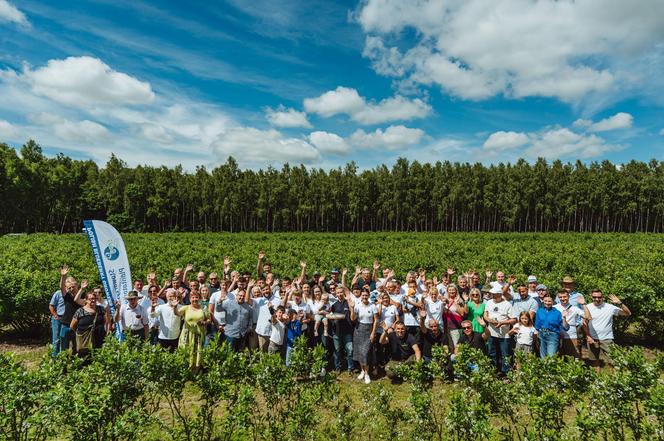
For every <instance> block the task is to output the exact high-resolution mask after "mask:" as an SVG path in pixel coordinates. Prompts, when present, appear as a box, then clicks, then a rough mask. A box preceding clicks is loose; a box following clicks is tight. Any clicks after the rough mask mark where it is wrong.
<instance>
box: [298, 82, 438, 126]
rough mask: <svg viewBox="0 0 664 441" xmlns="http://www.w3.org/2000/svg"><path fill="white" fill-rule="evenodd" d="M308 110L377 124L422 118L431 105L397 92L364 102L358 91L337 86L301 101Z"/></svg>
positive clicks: (428, 112) (326, 115)
mask: <svg viewBox="0 0 664 441" xmlns="http://www.w3.org/2000/svg"><path fill="white" fill-rule="evenodd" d="M304 108H305V110H306V111H307V112H309V113H317V114H319V115H321V116H323V117H330V116H334V115H338V114H347V115H349V116H350V118H351V119H352V120H353V121H356V122H358V123H360V124H380V123H383V122H388V121H408V120H411V119H416V118H424V117H425V116H427V115H429V114H430V113H431V106H430V105H429V104H427V103H426V102H424V101H423V100H421V99H419V98H415V99H412V100H411V99H408V98H404V97H403V96H400V95H396V96H394V97H392V98H386V99H383V100H382V101H380V102H378V103H373V102H367V101H366V100H365V99H364V97H361V96H360V94H359V93H358V92H357V90H355V89H352V88H348V87H343V86H339V87H337V88H336V89H335V90H330V91H328V92H325V93H324V94H322V95H320V96H319V97H316V98H307V99H305V100H304Z"/></svg>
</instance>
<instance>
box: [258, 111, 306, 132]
mask: <svg viewBox="0 0 664 441" xmlns="http://www.w3.org/2000/svg"><path fill="white" fill-rule="evenodd" d="M265 117H266V118H267V120H268V121H269V122H270V124H272V125H273V126H275V127H283V128H294V127H304V128H307V129H308V128H311V123H309V121H308V120H307V114H306V113H304V112H299V111H297V110H295V109H287V108H286V107H284V106H279V107H278V108H277V109H271V108H269V107H268V108H267V109H266V110H265Z"/></svg>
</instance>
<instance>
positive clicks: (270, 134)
mask: <svg viewBox="0 0 664 441" xmlns="http://www.w3.org/2000/svg"><path fill="white" fill-rule="evenodd" d="M212 150H213V152H214V153H215V154H216V155H218V156H219V158H218V159H219V160H220V161H223V160H225V159H226V157H228V156H231V155H232V156H235V157H237V158H239V159H240V160H241V161H243V162H245V163H250V164H253V165H255V164H259V165H264V164H266V163H275V162H279V163H281V162H286V161H293V162H297V163H300V162H301V163H305V164H306V163H310V162H313V161H315V160H317V159H318V158H319V157H320V152H319V151H318V150H317V149H316V147H314V146H313V145H311V144H310V143H309V142H307V141H306V140H304V139H299V138H286V137H284V136H283V134H282V133H281V132H279V131H277V130H274V129H270V130H259V129H256V128H254V127H234V128H230V129H228V130H226V131H225V132H224V133H222V134H220V135H219V136H218V137H217V139H216V140H215V141H214V142H213V143H212Z"/></svg>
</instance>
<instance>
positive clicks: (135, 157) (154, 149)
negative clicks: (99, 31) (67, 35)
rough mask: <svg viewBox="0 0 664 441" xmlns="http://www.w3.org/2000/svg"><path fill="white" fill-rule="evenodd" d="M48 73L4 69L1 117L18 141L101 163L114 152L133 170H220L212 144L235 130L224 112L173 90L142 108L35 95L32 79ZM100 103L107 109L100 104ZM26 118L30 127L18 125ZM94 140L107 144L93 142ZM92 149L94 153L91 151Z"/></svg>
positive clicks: (110, 99)
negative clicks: (30, 141) (31, 141)
mask: <svg viewBox="0 0 664 441" xmlns="http://www.w3.org/2000/svg"><path fill="white" fill-rule="evenodd" d="M52 61H59V60H52ZM60 61H63V62H64V61H66V60H60ZM52 64H53V63H51V65H52ZM56 66H57V63H56ZM48 68H49V65H45V66H43V67H42V68H41V69H35V70H26V72H27V73H20V72H16V71H13V70H11V69H8V70H0V96H1V97H2V99H1V100H0V114H2V115H3V117H5V118H6V119H7V120H8V121H9V122H10V123H11V124H13V125H14V129H15V130H16V131H17V132H18V135H17V136H15V137H14V138H15V140H26V139H29V138H32V139H35V140H36V141H37V142H39V143H41V144H42V145H44V146H46V147H48V148H49V149H52V150H54V149H58V150H60V151H62V152H65V153H67V154H73V153H75V154H76V156H85V157H89V158H91V159H94V160H95V161H97V162H99V163H104V162H105V161H106V160H107V159H108V157H109V156H110V155H111V153H115V154H116V155H118V156H119V157H121V158H123V159H125V160H126V161H127V162H128V163H129V164H130V165H138V164H151V165H163V164H173V163H176V164H177V163H181V164H183V166H185V167H187V168H188V169H194V168H195V167H196V166H197V165H201V164H204V165H208V166H215V165H217V164H218V162H217V161H216V158H215V157H213V155H212V149H211V143H212V142H213V141H215V140H216V139H217V137H218V135H219V134H220V133H223V132H224V131H225V130H227V129H228V128H229V127H233V126H237V122H236V121H234V119H233V118H232V117H230V116H229V114H228V113H227V112H226V110H225V109H222V108H220V107H219V106H217V105H213V104H210V103H206V102H202V101H196V100H192V99H190V98H188V97H187V96H185V95H181V94H177V93H173V92H172V91H171V90H165V91H163V92H162V93H160V94H159V95H156V94H154V92H152V90H151V89H150V93H149V94H147V95H144V96H143V98H145V99H147V100H149V102H147V103H144V104H140V105H134V104H132V103H133V102H136V100H132V99H117V98H119V97H122V96H123V94H122V93H114V94H111V95H109V96H106V97H105V96H104V95H101V97H99V96H95V97H94V100H95V102H96V103H97V105H95V106H92V104H91V105H90V106H89V107H81V106H78V105H76V104H77V103H72V104H69V103H70V102H71V100H69V99H64V100H62V99H60V98H61V97H60V96H59V95H56V96H54V97H51V96H47V95H44V94H42V93H37V91H36V90H35V88H34V85H35V83H34V82H33V81H32V78H31V77H30V75H32V73H34V72H40V71H42V70H44V69H48ZM108 69H109V72H114V73H116V74H120V73H119V72H116V71H114V70H112V69H111V68H108ZM122 75H124V74H120V77H119V78H123V76H122ZM111 77H115V78H118V77H116V76H115V75H111ZM127 77H128V76H127ZM130 83H131V81H130ZM39 84H42V83H39ZM146 84H147V83H146ZM148 86H149V85H148ZM139 89H140V87H139ZM124 90H130V89H127V88H125V89H124ZM116 92H118V91H117V90H116ZM95 93H97V92H94V91H93V95H94V94H95ZM49 95H53V94H49ZM73 95H74V96H75V95H76V93H74V94H73ZM97 95H99V94H97ZM150 96H152V97H153V98H150ZM100 99H101V100H102V101H105V104H103V105H100V104H99V102H100ZM26 116H27V117H28V118H27V119H28V123H27V124H23V123H17V121H22V120H23V119H25V117H26ZM95 140H103V142H100V143H94V141H95ZM91 144H94V148H90V147H91ZM238 161H239V162H240V163H242V158H241V157H238Z"/></svg>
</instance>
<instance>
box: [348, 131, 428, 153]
mask: <svg viewBox="0 0 664 441" xmlns="http://www.w3.org/2000/svg"><path fill="white" fill-rule="evenodd" d="M423 136H424V131H423V130H421V129H411V128H408V127H404V126H402V125H398V126H390V127H388V128H387V129H385V130H384V131H383V130H382V129H376V130H375V131H373V132H369V133H367V132H365V131H364V130H362V129H358V130H356V131H355V132H354V133H353V134H352V135H351V136H350V142H351V144H353V145H356V146H358V147H363V148H368V149H385V150H397V149H400V148H404V147H408V146H412V145H415V144H417V143H419V142H420V140H421V139H422V137H423Z"/></svg>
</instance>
